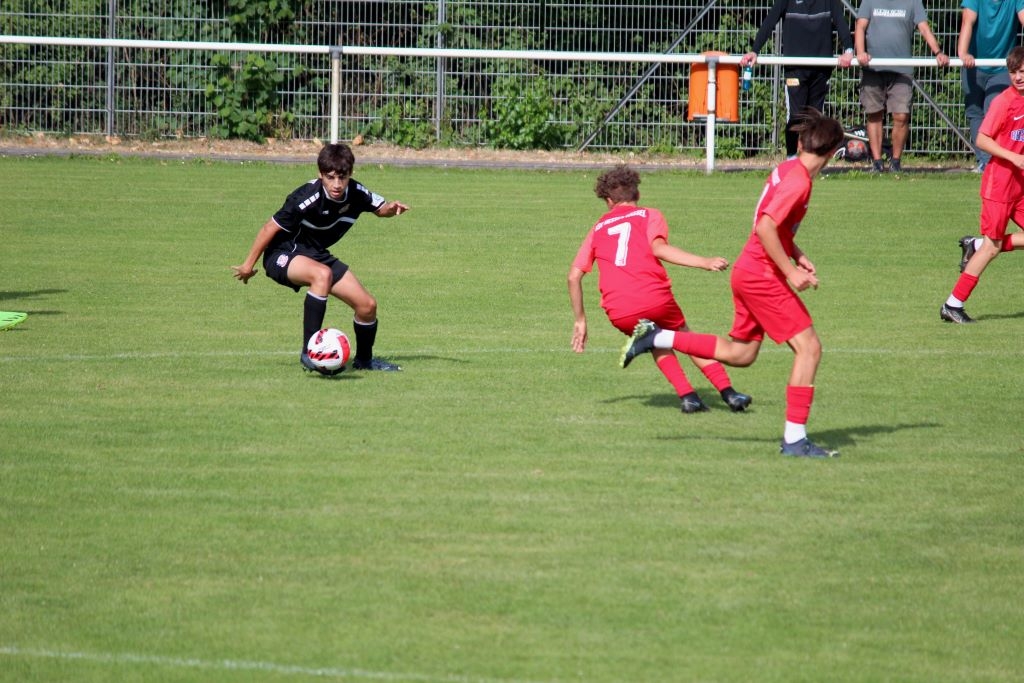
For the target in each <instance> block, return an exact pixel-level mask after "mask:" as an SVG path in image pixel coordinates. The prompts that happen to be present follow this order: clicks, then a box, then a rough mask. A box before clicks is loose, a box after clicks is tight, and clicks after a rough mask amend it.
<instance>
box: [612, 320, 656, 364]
mask: <svg viewBox="0 0 1024 683" xmlns="http://www.w3.org/2000/svg"><path fill="white" fill-rule="evenodd" d="M658 332H660V330H659V329H658V326H657V325H655V324H654V323H652V322H651V321H650V320H646V319H641V320H640V322H638V323H637V324H636V327H634V328H633V336H632V337H630V338H629V340H628V341H627V342H626V345H625V346H623V347H622V356H621V357H620V358H619V366H620V367H622V368H627V367H629V364H630V363H632V362H633V359H634V358H636V357H637V356H639V355H640V354H641V353H647V352H649V351H650V350H651V349H653V348H654V335H656V334H657V333H658Z"/></svg>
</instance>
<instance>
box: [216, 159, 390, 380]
mask: <svg viewBox="0 0 1024 683" xmlns="http://www.w3.org/2000/svg"><path fill="white" fill-rule="evenodd" d="M316 163H317V168H318V169H319V171H320V176H319V177H318V178H316V179H315V180H311V181H309V182H308V183H306V184H305V185H303V186H302V187H299V188H298V189H296V190H295V191H294V192H292V193H291V194H290V195H288V198H287V199H285V202H284V205H283V206H282V207H281V208H280V209H278V211H277V213H275V214H274V215H273V216H272V217H271V218H270V220H268V221H267V222H266V223H265V224H264V225H263V227H262V228H261V229H260V231H259V232H258V233H257V234H256V239H255V240H254V241H253V244H252V248H251V249H250V250H249V255H248V256H246V257H245V262H244V263H242V264H241V265H239V266H231V269H232V270H233V271H234V272H235V278H236V279H238V280H241V281H242V283H243V284H247V283H248V282H249V278H251V277H252V276H253V275H255V274H256V268H255V266H256V261H257V259H259V258H260V255H261V254H262V255H263V269H264V270H265V271H266V274H267V277H269V278H271V279H272V280H274V281H275V282H277V283H278V284H282V285H284V286H285V287H290V288H292V289H293V290H295V291H296V292H297V291H299V289H300V288H302V287H308V288H309V289H308V290H307V291H306V298H305V303H304V304H303V318H302V346H301V347H300V348H301V349H302V351H301V353H300V356H299V360H300V361H301V363H302V366H303V367H304V368H305V369H306V370H308V371H316V372H320V373H322V374H334V373H333V372H330V371H327V370H322V369H320V368H318V367H316V366H315V365H313V364H312V363H311V362H310V360H309V356H308V355H307V353H306V342H307V341H308V340H309V338H310V337H311V336H313V334H315V333H316V332H317V330H319V329H320V328H321V327H323V322H324V315H325V314H326V313H327V296H328V294H333V295H334V296H335V297H337V298H338V299H341V300H342V301H344V302H345V303H346V304H348V305H349V306H350V307H351V308H352V311H353V313H354V319H353V321H352V322H353V324H354V327H355V337H356V355H355V359H353V361H352V367H353V369H356V370H385V371H395V370H400V369H401V368H399V367H398V366H397V365H395V364H394V363H389V362H387V361H384V360H381V359H379V358H374V357H373V343H374V340H375V339H376V337H377V301H376V299H374V298H373V296H372V295H371V294H370V293H369V292H368V291H366V288H365V287H363V285H362V283H361V282H359V280H358V279H357V278H356V276H355V273H353V272H352V271H351V270H349V267H348V265H347V264H345V263H342V262H341V261H339V260H338V259H337V258H335V257H334V256H333V255H332V254H331V253H330V252H329V251H328V249H329V248H330V247H331V245H333V244H334V243H335V242H337V241H338V240H340V239H341V238H342V237H344V236H345V233H347V232H348V231H349V229H351V228H352V225H353V224H354V223H355V221H356V218H358V217H359V215H360V214H361V213H364V212H367V211H368V212H371V213H373V214H375V215H377V216H380V217H381V218H390V217H392V216H398V215H400V214H401V213H402V212H404V211H407V210H408V209H409V207H408V206H406V205H405V204H402V203H401V202H397V201H386V200H385V199H384V197H382V196H380V195H379V194H377V193H375V192H371V191H370V190H368V189H366V188H365V187H363V185H362V184H361V183H359V182H358V181H356V180H353V179H352V167H353V166H354V165H355V155H353V154H352V150H351V149H350V148H349V146H348V145H344V144H330V145H325V146H324V148H323V149H321V150H320V154H319V156H318V157H317V160H316ZM335 372H340V370H338V371H335Z"/></svg>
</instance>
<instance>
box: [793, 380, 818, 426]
mask: <svg viewBox="0 0 1024 683" xmlns="http://www.w3.org/2000/svg"><path fill="white" fill-rule="evenodd" d="M812 403H814V387H813V386H809V387H798V386H793V385H792V384H788V385H786V421H787V422H793V423H795V424H801V425H805V424H807V418H808V417H809V416H810V414H811V404H812Z"/></svg>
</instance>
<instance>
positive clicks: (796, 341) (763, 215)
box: [620, 109, 843, 458]
mask: <svg viewBox="0 0 1024 683" xmlns="http://www.w3.org/2000/svg"><path fill="white" fill-rule="evenodd" d="M796 130H797V131H798V132H799V141H798V151H797V156H796V158H795V159H790V160H788V161H785V162H783V163H782V164H780V165H779V166H778V167H776V168H775V170H773V171H772V173H771V175H770V176H769V177H768V180H767V182H766V183H765V186H764V191H763V192H762V193H761V198H760V200H759V201H758V203H757V209H756V211H755V212H754V228H753V230H752V232H751V234H750V238H749V239H748V240H747V243H746V246H744V248H743V251H742V253H741V254H740V256H739V258H738V259H737V260H736V264H735V265H734V266H733V269H732V292H733V305H734V306H735V309H736V313H735V316H734V318H733V326H732V330H731V331H730V332H729V337H717V336H715V335H711V334H696V333H693V332H672V331H670V330H667V329H662V326H660V325H657V324H655V322H652V321H650V320H642V321H640V323H639V324H638V325H637V326H636V328H635V329H634V330H633V336H632V337H631V338H630V340H629V341H628V342H627V343H626V345H625V347H624V348H623V350H622V359H621V361H620V364H621V365H622V367H626V366H627V365H629V363H630V361H632V360H633V358H635V357H636V356H637V355H639V354H641V353H646V352H647V351H652V352H656V351H657V350H659V349H668V348H672V349H675V350H676V351H680V352H682V353H687V354H690V355H691V356H697V357H699V358H715V359H717V360H720V361H722V362H723V363H726V364H728V365H735V366H740V367H743V366H747V365H750V364H751V363H753V362H754V361H755V360H756V359H757V354H758V352H759V351H760V349H761V342H762V341H763V340H764V336H765V334H767V335H768V336H769V337H771V339H772V340H773V341H774V342H775V343H776V344H781V343H783V342H785V343H786V344H788V345H789V347H790V348H791V349H793V369H792V371H791V372H790V375H789V383H788V384H787V386H786V424H785V430H784V433H783V437H782V442H781V443H780V450H781V452H782V454H783V455H795V456H804V457H814V458H829V457H834V456H836V455H838V452H836V451H833V450H828V449H825V448H821V447H820V446H818V445H816V444H814V443H813V442H811V441H810V440H809V439H808V438H807V418H808V416H809V415H810V412H811V403H812V402H813V401H814V377H815V374H816V373H817V370H818V363H819V362H820V361H821V341H820V340H819V339H818V334H817V332H815V331H814V324H813V321H812V320H811V316H810V314H809V313H808V312H807V307H806V306H804V303H803V301H801V300H800V297H799V296H798V295H797V292H802V291H804V290H806V289H808V288H810V287H814V288H815V289H817V287H818V276H817V271H816V269H815V267H814V264H813V263H812V262H811V260H810V259H808V258H807V255H806V254H804V252H803V250H802V249H800V247H799V246H797V244H796V242H795V241H794V239H795V237H796V232H797V229H798V228H799V227H800V222H801V221H802V220H803V218H804V215H805V214H806V213H807V205H808V203H809V202H810V199H811V183H812V180H813V178H814V177H815V176H816V175H818V173H819V172H820V171H821V169H823V168H824V167H825V165H826V164H827V163H828V162H829V159H831V158H832V155H833V154H834V153H835V151H836V150H837V149H838V148H839V146H840V145H841V144H842V143H843V127H842V125H841V124H840V123H839V122H838V121H836V120H835V119H831V118H827V117H825V116H824V115H823V114H821V113H820V112H818V111H816V110H811V109H807V110H805V115H804V118H803V120H802V122H801V123H800V124H799V125H798V126H797V127H796Z"/></svg>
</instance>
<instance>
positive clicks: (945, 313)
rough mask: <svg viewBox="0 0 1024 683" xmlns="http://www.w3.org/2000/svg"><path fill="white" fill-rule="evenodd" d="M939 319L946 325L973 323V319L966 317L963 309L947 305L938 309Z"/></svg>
mask: <svg viewBox="0 0 1024 683" xmlns="http://www.w3.org/2000/svg"><path fill="white" fill-rule="evenodd" d="M939 318H941V319H942V320H944V321H945V322H947V323H956V324H957V325H966V324H967V323H973V322H975V320H974V318H972V317H971V316H969V315H967V311H965V310H964V309H963V307H961V308H957V307H956V306H950V305H949V304H942V308H940V309H939Z"/></svg>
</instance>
